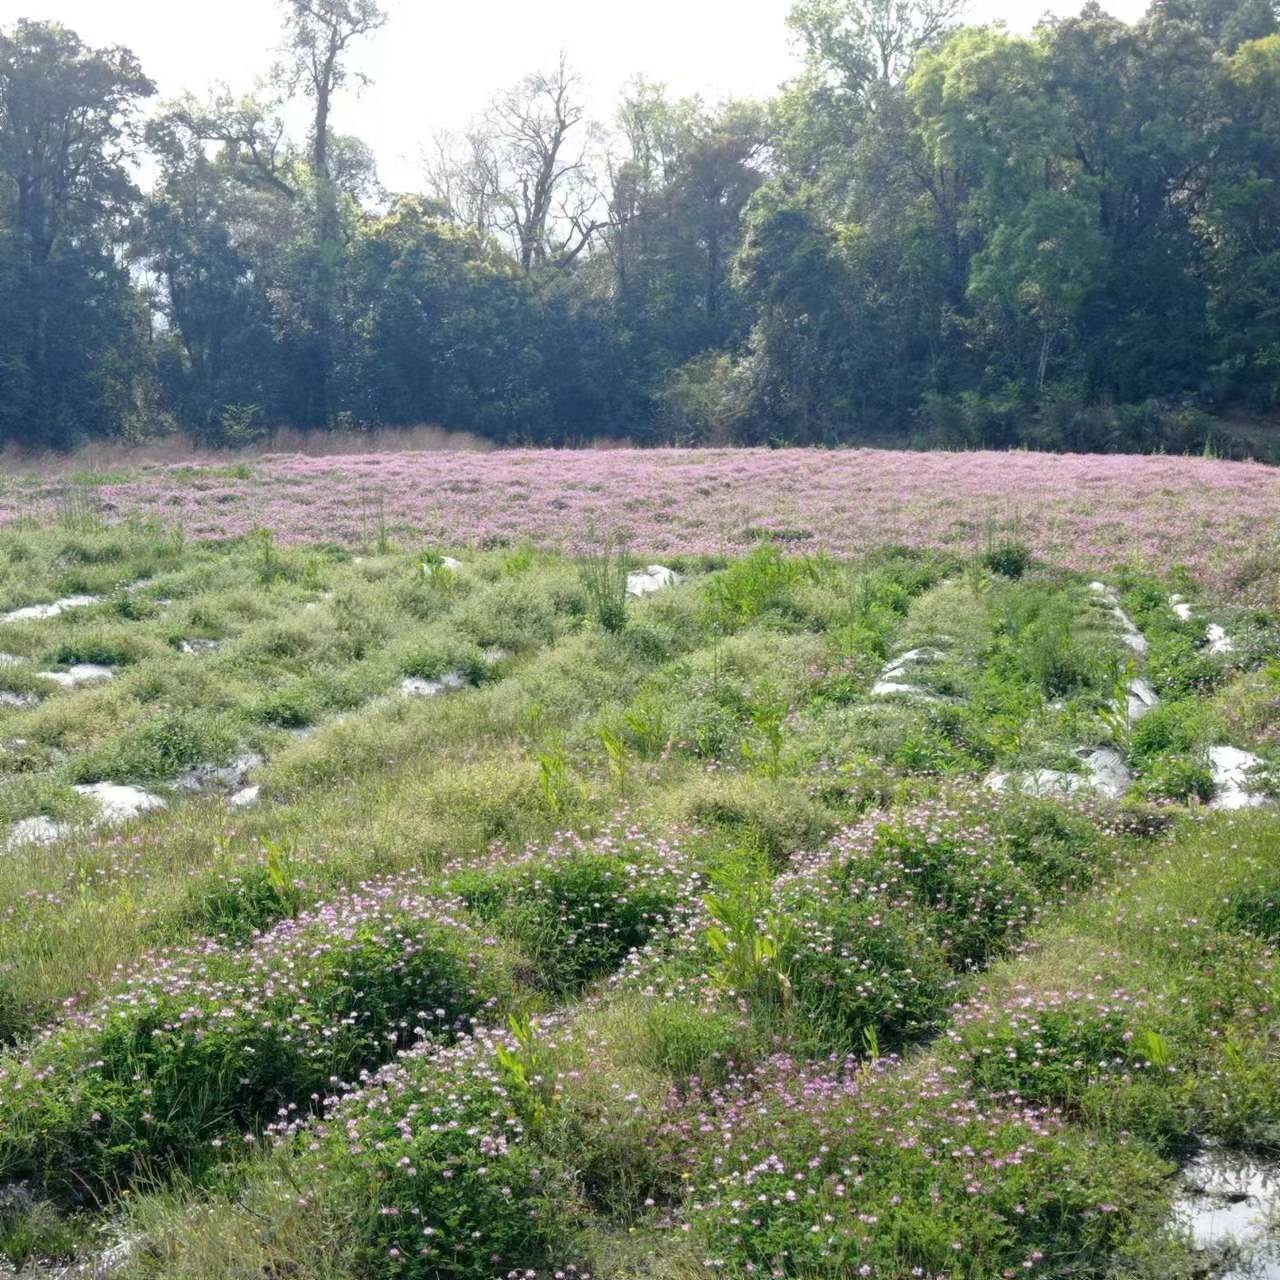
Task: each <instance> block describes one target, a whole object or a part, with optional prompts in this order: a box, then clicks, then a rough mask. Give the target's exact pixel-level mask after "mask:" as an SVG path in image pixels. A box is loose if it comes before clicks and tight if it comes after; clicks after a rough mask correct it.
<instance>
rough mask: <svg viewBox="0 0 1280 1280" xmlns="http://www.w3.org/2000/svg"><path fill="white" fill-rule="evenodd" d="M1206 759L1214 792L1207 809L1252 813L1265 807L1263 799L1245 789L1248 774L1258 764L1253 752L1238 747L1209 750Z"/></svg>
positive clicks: (1259, 760) (1247, 784) (1258, 759)
mask: <svg viewBox="0 0 1280 1280" xmlns="http://www.w3.org/2000/svg"><path fill="white" fill-rule="evenodd" d="M1208 756H1209V769H1210V771H1211V772H1212V774H1213V788H1214V796H1213V799H1212V800H1211V801H1210V802H1209V807H1210V808H1211V809H1255V808H1257V807H1258V806H1259V805H1264V804H1266V803H1267V797H1266V796H1264V795H1259V794H1258V793H1257V792H1255V791H1251V790H1250V789H1249V770H1250V769H1254V768H1256V767H1257V766H1258V765H1260V764H1261V763H1262V760H1261V759H1260V758H1259V757H1258V756H1255V755H1254V754H1253V752H1251V751H1241V750H1240V748H1239V747H1210V748H1209V752H1208Z"/></svg>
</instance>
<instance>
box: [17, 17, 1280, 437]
mask: <svg viewBox="0 0 1280 1280" xmlns="http://www.w3.org/2000/svg"><path fill="white" fill-rule="evenodd" d="M280 10H281V15H282V19H283V45H282V48H281V50H280V51H279V54H280V60H279V62H278V64H276V65H275V66H274V67H268V66H265V65H264V67H263V72H264V78H263V80H262V83H261V85H260V86H259V88H258V89H257V90H256V91H255V92H253V93H251V94H249V95H246V96H243V97H235V96H234V95H232V94H230V93H229V92H227V91H226V90H225V89H223V90H214V91H212V92H211V93H209V94H206V95H204V96H202V95H201V92H200V91H199V86H191V88H192V89H195V90H196V92H193V93H190V94H186V95H183V96H180V97H179V98H177V99H175V100H172V101H168V102H165V103H159V102H157V101H156V89H155V85H154V83H153V81H152V79H151V78H150V77H151V75H154V74H156V73H157V71H158V70H159V69H156V68H144V67H142V66H141V65H140V64H139V62H138V60H137V59H136V58H135V57H134V55H133V54H131V53H130V52H129V51H128V50H127V49H123V48H117V47H104V48H92V47H90V46H89V45H87V44H85V43H84V42H83V41H82V40H81V39H80V38H79V37H78V36H77V35H76V34H75V33H74V32H72V31H70V30H68V29H66V28H65V27H62V26H59V25H57V24H55V23H50V22H44V21H26V20H19V21H17V22H16V23H14V24H12V25H10V26H9V27H7V28H5V30H4V31H3V32H0V315H2V316H3V317H4V321H5V323H4V325H3V326H2V327H0V392H2V394H0V443H2V442H5V441H9V442H15V443H17V444H19V445H24V446H30V447H36V448H41V447H47V446H50V445H52V446H55V447H59V448H62V447H66V446H69V445H72V444H75V443H77V442H79V441H82V440H84V439H86V438H102V437H108V438H117V439H125V440H136V439H139V438H144V437H149V436H155V435H160V434H164V433H166V432H172V431H176V430H184V431H186V432H189V433H192V434H194V435H195V436H196V437H197V438H198V439H199V440H200V441H202V442H204V443H210V444H220V445H238V444H247V443H251V442H252V441H254V440H255V439H257V438H259V437H260V436H262V435H263V434H265V433H266V432H268V431H269V430H270V429H271V428H273V427H298V428H306V429H311V428H328V427H348V428H351V427H355V428H359V427H369V426H384V425H406V424H408V425H411V424H418V423H439V424H442V425H444V426H446V427H448V428H451V429H459V430H467V431H471V432H474V433H476V434H478V435H480V436H483V437H485V438H488V439H492V440H497V441H502V442H504V443H517V442H520V443H538V442H566V441H580V440H585V439H593V438H597V437H606V438H613V439H622V438H625V439H630V440H633V441H645V442H659V441H660V442H666V443H705V442H713V443H728V442H734V443H768V442H780V441H781V442H791V443H796V444H802V443H813V442H827V443H848V442H854V441H867V440H871V441H875V442H879V443H885V442H891V441H895V440H897V441H903V440H909V441H915V440H919V441H931V442H934V443H937V442H942V443H948V444H952V445H962V446H965V447H972V446H975V445H990V446H997V447H1004V446H1007V445H1009V444H1010V443H1025V444H1031V445H1035V446H1041V447H1048V448H1053V449H1060V450H1074V451H1082V452H1085V451H1103V450H1108V451H1110V450H1118V451H1124V452H1139V451H1156V450H1163V451H1169V452H1177V453H1182V452H1186V451H1188V450H1191V451H1195V452H1199V451H1201V450H1209V451H1221V452H1228V453H1230V454H1232V455H1240V456H1250V455H1252V456H1272V455H1273V454H1274V448H1275V445H1274V439H1273V434H1274V433H1272V432H1270V431H1269V429H1268V428H1267V426H1266V423H1267V421H1268V420H1269V415H1274V412H1275V410H1276V407H1277V395H1278V393H1280V391H1278V389H1280V383H1278V382H1277V375H1276V369H1277V368H1280V361H1278V360H1277V349H1278V348H1277V344H1278V342H1280V336H1278V332H1277V327H1276V324H1277V322H1276V316H1277V309H1276V305H1275V304H1276V296H1277V290H1278V288H1280V285H1278V279H1280V212H1278V207H1277V200H1276V166H1277V163H1278V157H1277V151H1276V147H1277V143H1276V138H1277V137H1278V136H1280V121H1278V120H1277V114H1276V111H1277V108H1276V103H1277V101H1280V21H1278V19H1277V11H1276V7H1275V5H1274V3H1271V0H1178V2H1177V3H1167V2H1165V0H1161V2H1160V3H1155V4H1153V5H1152V6H1151V7H1150V9H1149V10H1148V12H1147V13H1146V14H1145V15H1144V16H1143V17H1142V18H1141V19H1139V20H1138V21H1135V22H1133V23H1131V24H1130V23H1125V22H1122V21H1120V20H1118V19H1115V18H1112V17H1110V16H1108V15H1107V14H1106V13H1105V12H1104V11H1103V9H1101V8H1100V7H1099V6H1098V5H1097V4H1093V3H1090V4H1087V5H1085V6H1084V7H1083V9H1082V10H1081V12H1080V13H1079V14H1078V15H1076V16H1074V17H1061V18H1054V19H1051V20H1046V21H1045V22H1043V23H1042V24H1041V25H1039V26H1038V27H1037V28H1036V29H1035V31H1034V32H1032V33H1031V34H1029V35H1016V34H1011V33H1010V32H1008V31H1006V30H1004V29H1002V28H1000V27H997V26H975V25H966V23H965V13H964V8H963V4H962V3H961V2H960V0H907V2H903V3H898V2H892V3H891V2H890V0H797V3H796V4H795V6H794V8H793V10H792V12H791V18H790V31H791V36H792V38H794V39H795V41H796V42H797V45H798V47H799V49H800V50H801V51H802V53H803V55H804V65H803V70H802V71H801V72H800V74H798V75H797V77H796V78H795V79H794V80H793V81H792V82H790V83H788V84H786V85H783V86H781V88H780V89H779V92H778V93H777V95H776V96H775V97H774V98H773V99H772V100H770V101H767V102H743V101H727V102H722V103H715V104H712V103H707V102H703V101H700V100H696V99H694V100H685V99H679V98H677V97H675V96H674V95H673V94H671V93H669V92H668V91H667V90H666V89H664V87H663V86H661V85H659V84H656V83H653V82H650V81H646V80H644V79H640V80H637V81H636V82H635V83H634V84H632V85H631V86H630V87H629V88H628V89H627V90H626V91H625V93H624V94H623V96H622V100H621V101H620V102H619V103H618V104H617V106H616V110H615V111H614V113H613V115H612V118H610V119H604V120H600V121H592V120H590V119H589V118H588V116H587V111H586V106H585V103H586V100H587V95H586V91H585V88H584V86H583V84H582V82H581V81H580V79H579V77H578V75H577V74H576V73H575V70H574V68H573V67H572V66H571V65H569V63H568V62H567V61H566V60H565V59H563V58H562V59H561V60H560V61H559V62H558V63H556V64H555V65H553V66H551V67H547V68H542V69H539V70H537V71H534V72H531V74H529V75H528V76H526V77H525V78H524V79H523V80H522V81H521V82H520V83H518V84H516V85H514V86H512V87H511V88H510V89H509V90H507V91H504V92H500V93H498V94H497V95H496V96H495V97H494V99H493V101H492V103H491V104H490V106H489V108H488V109H486V110H485V111H483V112H481V113H480V114H479V115H478V117H477V118H476V119H475V120H474V121H473V122H471V124H470V125H469V126H468V127H467V128H465V129H464V130H463V131H462V132H461V133H460V134H459V135H458V136H438V137H436V138H434V139H433V140H431V141H430V142H427V143H426V146H425V152H426V156H427V158H426V160H425V162H424V172H423V177H422V182H421V186H420V189H419V190H414V191H398V192H388V191H386V190H384V189H383V188H382V187H381V185H380V183H379V181H378V178H377V174H376V170H375V166H374V163H373V153H372V151H371V149H370V145H369V144H370V143H375V142H376V141H377V140H374V139H366V140H360V139H357V138H354V137H351V136H349V135H347V134H344V133H343V132H342V131H341V126H342V108H343V104H344V99H343V96H342V95H343V90H344V86H345V87H348V88H349V87H350V85H351V83H353V81H354V80H355V79H356V78H357V73H358V69H359V63H360V55H361V51H362V49H363V48H365V47H367V46H368V43H369V42H371V41H374V40H378V39H393V38H395V37H394V30H393V24H388V23H387V15H386V14H385V13H384V12H383V10H382V9H381V8H380V7H379V5H378V4H377V3H375V0H282V3H281V5H280ZM384 27H386V29H385V30H384V29H383V28H384ZM375 91H376V89H375ZM300 119H305V121H306V125H305V128H301V129H300V128H297V127H296V125H297V122H298V121H299V120H300ZM425 141H426V140H425V139H424V142H425ZM134 160H142V161H144V162H145V164H144V166H143V170H142V171H144V172H146V173H147V174H148V175H149V178H148V182H147V189H146V190H145V191H143V190H140V189H139V186H138V185H137V173H138V172H139V170H138V168H137V166H136V165H133V164H131V161H134Z"/></svg>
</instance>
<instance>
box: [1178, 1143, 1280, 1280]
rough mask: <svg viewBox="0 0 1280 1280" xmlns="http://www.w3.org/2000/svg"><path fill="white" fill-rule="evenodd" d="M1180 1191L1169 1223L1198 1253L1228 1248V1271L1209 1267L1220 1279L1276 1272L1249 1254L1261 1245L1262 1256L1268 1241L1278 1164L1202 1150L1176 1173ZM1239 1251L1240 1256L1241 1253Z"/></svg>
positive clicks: (1266, 1279)
mask: <svg viewBox="0 0 1280 1280" xmlns="http://www.w3.org/2000/svg"><path fill="white" fill-rule="evenodd" d="M1182 1180H1183V1183H1184V1185H1185V1186H1186V1194H1185V1195H1183V1196H1180V1197H1179V1198H1178V1199H1177V1200H1176V1201H1175V1202H1174V1206H1173V1218H1174V1222H1175V1224H1176V1225H1177V1226H1178V1227H1179V1228H1181V1229H1182V1230H1183V1231H1185V1232H1188V1233H1189V1234H1190V1236H1191V1243H1192V1245H1193V1247H1194V1248H1196V1249H1197V1250H1200V1251H1204V1252H1208V1251H1214V1252H1222V1251H1230V1253H1231V1255H1232V1256H1233V1259H1236V1258H1238V1259H1239V1261H1240V1262H1241V1264H1242V1265H1241V1266H1240V1268H1239V1269H1236V1266H1235V1265H1234V1264H1233V1265H1232V1267H1231V1269H1230V1270H1229V1271H1226V1272H1224V1271H1219V1270H1216V1269H1215V1270H1214V1272H1213V1274H1214V1275H1216V1276H1220V1277H1222V1280H1244V1277H1245V1276H1249V1277H1252V1278H1253V1280H1270V1278H1271V1277H1274V1276H1276V1275H1277V1274H1280V1271H1277V1270H1274V1269H1272V1268H1270V1267H1266V1266H1265V1265H1264V1267H1263V1269H1261V1270H1259V1269H1258V1267H1257V1266H1256V1265H1251V1264H1256V1263H1258V1262H1262V1263H1264V1264H1265V1262H1266V1260H1267V1259H1266V1258H1253V1257H1251V1255H1252V1254H1253V1251H1254V1249H1256V1248H1257V1247H1258V1246H1260V1245H1261V1246H1263V1247H1264V1251H1265V1253H1266V1254H1267V1257H1270V1256H1271V1250H1270V1249H1267V1248H1266V1247H1265V1246H1266V1244H1268V1243H1274V1238H1273V1236H1272V1234H1271V1231H1270V1229H1269V1228H1270V1225H1271V1224H1270V1219H1271V1216H1272V1211H1273V1209H1274V1206H1275V1204H1276V1202H1277V1197H1278V1196H1280V1164H1277V1163H1275V1162H1270V1163H1264V1162H1262V1161H1255V1160H1254V1159H1250V1158H1249V1157H1247V1156H1240V1155H1231V1154H1228V1153H1227V1152H1219V1151H1207V1152H1204V1153H1203V1154H1201V1155H1199V1156H1197V1157H1196V1158H1195V1159H1193V1160H1191V1161H1190V1162H1189V1163H1188V1164H1187V1166H1186V1168H1185V1169H1184V1170H1183V1171H1182ZM1241 1255H1243V1256H1241Z"/></svg>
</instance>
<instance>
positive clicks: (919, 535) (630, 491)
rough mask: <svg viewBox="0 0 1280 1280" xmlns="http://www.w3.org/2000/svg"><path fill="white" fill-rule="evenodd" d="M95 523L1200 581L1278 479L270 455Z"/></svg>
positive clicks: (111, 493)
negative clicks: (1175, 576) (1044, 563)
mask: <svg viewBox="0 0 1280 1280" xmlns="http://www.w3.org/2000/svg"><path fill="white" fill-rule="evenodd" d="M86 483H89V484H92V492H93V494H94V495H95V502H96V503H97V504H98V505H99V506H100V508H101V510H102V513H103V515H104V517H105V518H106V519H107V520H109V521H110V520H119V519H124V518H126V517H127V516H129V515H131V514H142V515H146V516H158V517H161V518H163V519H165V520H167V521H170V522H176V523H180V524H181V525H182V527H183V529H184V530H185V532H186V534H187V535H188V536H189V537H193V538H219V537H230V536H236V535H239V534H244V533H247V532H249V531H251V530H253V529H255V528H257V527H266V528H269V529H271V530H272V531H273V533H274V534H275V535H276V536H277V537H278V538H279V539H280V540H282V541H285V542H292V543H302V542H314V541H317V540H321V541H336V542H344V543H347V544H349V545H358V544H359V543H360V542H361V541H363V540H367V539H368V537H369V533H370V530H371V528H373V527H375V526H376V524H377V522H378V521H379V520H385V521H386V522H387V523H388V525H389V526H390V528H391V529H392V531H393V532H395V533H398V534H400V535H401V536H404V535H411V536H413V537H421V538H423V539H426V540H431V541H434V542H437V543H440V544H444V545H447V546H452V547H457V546H466V545H494V544H500V543H502V542H518V541H520V540H522V539H530V540H532V541H533V542H535V543H537V544H539V545H542V546H547V547H554V548H557V549H561V550H566V551H574V550H579V549H581V548H582V547H583V546H584V545H587V544H588V543H589V542H590V541H591V540H592V539H593V537H595V536H597V535H599V534H603V533H618V534H621V535H623V536H625V537H626V538H627V540H628V541H629V543H630V545H631V547H632V549H633V551H634V552H635V553H636V554H637V555H643V556H650V555H651V556H663V555H697V554H710V555H719V554H729V553H734V552H737V551H740V550H742V549H743V548H744V546H746V545H748V544H750V543H751V542H752V541H754V540H756V539H758V538H761V537H763V536H766V535H768V534H772V535H774V536H775V537H776V538H777V539H778V540H779V541H785V542H787V543H789V544H791V545H793V546H794V547H795V548H796V550H803V551H819V550H822V551H826V552H830V553H832V554H836V555H848V554H852V553H856V552H859V551H863V550H866V549H868V548H869V547H874V546H879V545H884V544H888V543H902V544H907V545H911V546H919V547H923V546H929V547H940V548H956V549H966V550H967V549H972V548H973V547H975V546H977V545H980V544H981V542H982V541H983V539H984V538H985V537H986V536H987V533H988V531H989V530H990V529H991V527H992V526H993V525H998V526H1001V527H1007V526H1008V525H1010V524H1011V523H1014V522H1016V523H1017V525H1018V527H1019V533H1020V536H1021V537H1022V538H1023V539H1024V540H1025V541H1026V542H1027V543H1028V544H1029V545H1030V547H1031V549H1032V551H1033V552H1034V553H1036V554H1037V555H1039V556H1042V557H1044V558H1045V559H1047V560H1050V561H1052V562H1054V563H1056V564H1059V565H1061V566H1063V567H1069V568H1075V569H1082V570H1087V571H1089V572H1094V573H1098V572H1103V571H1105V570H1107V569H1109V568H1112V567H1114V566H1116V565H1118V564H1123V563H1132V562H1139V563H1143V564H1145V565H1147V566H1148V567H1149V568H1152V569H1156V570H1167V569H1168V568H1170V567H1171V566H1174V565H1186V566H1187V567H1189V568H1190V569H1192V570H1193V571H1194V572H1197V573H1199V574H1202V575H1209V576H1212V575H1213V573H1214V571H1215V570H1217V569H1221V568H1223V567H1224V566H1227V565H1232V564H1239V563H1240V562H1241V561H1242V560H1244V559H1245V558H1247V557H1249V556H1252V555H1258V554H1268V553H1270V552H1272V551H1274V550H1275V548H1276V547H1277V545H1278V544H1280V470H1277V469H1275V468H1271V467H1267V466H1264V465H1262V464H1256V463H1236V462H1221V461H1213V460H1208V459H1199V458H1173V457H1137V456H1116V455H1055V454H1037V453H1023V452H1016V453H993V452H973V453H912V452H906V451H887V450H872V449H853V450H842V451H836V452H827V451H817V450H806V449H782V450H685V449H661V450H650V451H638V450H601V451H590V452H566V451H557V450H513V451H507V452H499V453H487V454H483V453H445V452H423V453H377V454H365V455H348V456H343V457H328V458H316V457H305V456H302V455H300V454H290V455H284V454H278V455H268V456H265V457H262V458H259V459H256V460H254V461H253V462H251V463H243V464H238V465H236V466H231V467H227V466H217V465H205V464H202V465H199V466H177V465H164V466H160V465H151V466H148V467H143V468H140V469H139V470H137V471H136V472H131V473H121V474H113V475H108V476H98V477H88V478H87V480H84V481H82V487H83V486H84V484H86ZM66 492H67V482H66V481H65V480H64V479H53V478H44V479H42V478H40V477H38V476H37V477H33V476H30V475H27V476H24V477H17V476H14V477H10V478H9V479H8V480H7V481H5V480H4V479H2V478H0V527H3V526H4V525H6V524H10V523H12V522H14V521H15V520H18V519H19V518H20V517H23V516H29V515H37V516H38V515H40V514H41V513H42V512H44V513H50V514H52V513H54V512H56V511H57V509H58V507H59V504H60V503H64V502H65V501H66V500H67V498H66Z"/></svg>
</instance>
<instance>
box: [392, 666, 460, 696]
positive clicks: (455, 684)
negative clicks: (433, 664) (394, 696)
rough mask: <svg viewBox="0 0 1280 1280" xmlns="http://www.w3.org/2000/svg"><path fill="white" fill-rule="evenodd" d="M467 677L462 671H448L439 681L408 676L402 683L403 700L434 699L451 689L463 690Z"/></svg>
mask: <svg viewBox="0 0 1280 1280" xmlns="http://www.w3.org/2000/svg"><path fill="white" fill-rule="evenodd" d="M466 683H467V677H466V676H465V675H463V673H462V672H461V671H446V672H445V673H444V675H442V676H441V677H440V678H439V679H437V680H423V679H422V678H421V677H419V676H406V677H405V678H404V679H403V680H401V681H400V696H401V697H402V698H434V697H436V696H437V695H439V694H442V693H445V692H447V691H448V690H450V689H461V688H463V687H464V686H465V685H466Z"/></svg>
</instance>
